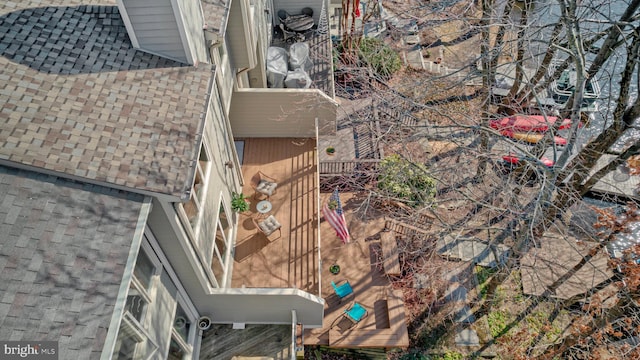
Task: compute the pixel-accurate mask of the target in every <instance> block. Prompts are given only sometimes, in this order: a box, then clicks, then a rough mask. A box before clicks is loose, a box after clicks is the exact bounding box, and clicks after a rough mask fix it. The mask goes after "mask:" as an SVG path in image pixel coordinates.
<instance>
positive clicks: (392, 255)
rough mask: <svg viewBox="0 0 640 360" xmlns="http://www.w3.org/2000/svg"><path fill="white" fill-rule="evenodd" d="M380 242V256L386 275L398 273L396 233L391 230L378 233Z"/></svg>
mask: <svg viewBox="0 0 640 360" xmlns="http://www.w3.org/2000/svg"><path fill="white" fill-rule="evenodd" d="M380 243H381V244H382V257H383V263H384V264H383V265H384V272H385V274H387V275H400V261H399V260H398V242H397V241H396V234H395V232H392V231H385V232H383V233H382V234H381V235H380Z"/></svg>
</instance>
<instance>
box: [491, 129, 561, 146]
mask: <svg viewBox="0 0 640 360" xmlns="http://www.w3.org/2000/svg"><path fill="white" fill-rule="evenodd" d="M500 133H501V134H502V135H504V136H506V137H510V138H512V139H515V140H520V141H526V142H528V143H531V144H536V143H538V142H539V141H540V140H542V138H543V137H544V134H542V133H526V132H518V131H510V130H502V131H500ZM553 141H554V142H555V143H556V145H558V146H565V145H567V139H565V138H563V137H560V136H554V137H553Z"/></svg>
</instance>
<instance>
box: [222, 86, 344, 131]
mask: <svg viewBox="0 0 640 360" xmlns="http://www.w3.org/2000/svg"><path fill="white" fill-rule="evenodd" d="M247 104H251V106H247ZM336 111H337V104H336V103H335V101H333V100H332V99H330V98H329V97H327V96H326V95H324V94H323V93H322V92H321V91H319V90H313V89H312V90H301V89H245V90H241V91H237V92H235V93H234V94H233V101H232V104H231V116H230V118H231V127H232V129H233V134H234V135H235V136H236V137H313V138H315V136H316V133H315V120H316V119H318V129H319V130H320V132H321V133H324V134H331V133H335V118H336Z"/></svg>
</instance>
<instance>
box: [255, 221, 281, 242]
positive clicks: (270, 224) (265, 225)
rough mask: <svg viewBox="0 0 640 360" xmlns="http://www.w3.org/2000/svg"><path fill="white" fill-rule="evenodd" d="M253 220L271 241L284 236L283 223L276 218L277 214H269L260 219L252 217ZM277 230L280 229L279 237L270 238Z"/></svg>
mask: <svg viewBox="0 0 640 360" xmlns="http://www.w3.org/2000/svg"><path fill="white" fill-rule="evenodd" d="M251 220H252V221H253V224H254V225H255V226H256V228H257V229H258V231H259V232H261V233H263V234H264V236H266V237H267V239H268V240H269V241H271V240H276V239H278V238H280V237H281V236H282V230H281V228H282V224H280V223H279V222H278V220H276V218H275V216H273V215H269V216H268V217H267V218H266V219H264V220H258V219H256V218H254V217H252V218H251ZM276 231H278V237H276V238H273V239H271V238H269V236H271V235H272V234H273V233H274V232H276Z"/></svg>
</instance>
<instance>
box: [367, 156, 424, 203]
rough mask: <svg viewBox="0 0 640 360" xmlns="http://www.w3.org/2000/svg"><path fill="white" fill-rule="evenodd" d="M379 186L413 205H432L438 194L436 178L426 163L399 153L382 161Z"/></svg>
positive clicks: (387, 193)
mask: <svg viewBox="0 0 640 360" xmlns="http://www.w3.org/2000/svg"><path fill="white" fill-rule="evenodd" d="M378 188H379V189H380V190H382V191H383V192H384V193H386V195H388V196H391V197H394V198H397V199H399V200H401V201H404V202H405V203H407V204H408V205H410V206H413V207H418V206H420V205H424V204H429V205H430V204H432V203H433V201H434V200H435V196H436V180H435V179H434V178H432V177H431V176H429V173H428V169H427V167H426V165H424V164H416V163H412V162H410V161H408V160H406V159H404V158H401V157H400V156H399V155H391V156H388V157H386V158H385V159H384V160H382V161H381V162H380V175H379V176H378Z"/></svg>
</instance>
